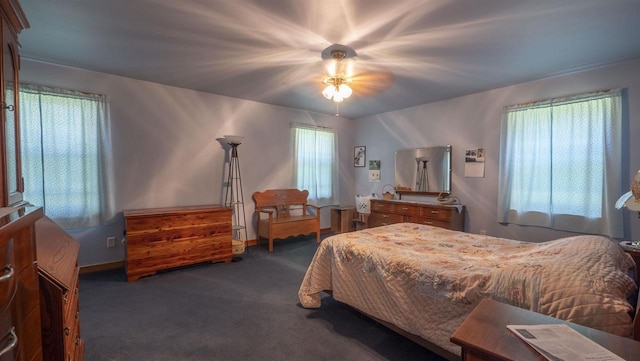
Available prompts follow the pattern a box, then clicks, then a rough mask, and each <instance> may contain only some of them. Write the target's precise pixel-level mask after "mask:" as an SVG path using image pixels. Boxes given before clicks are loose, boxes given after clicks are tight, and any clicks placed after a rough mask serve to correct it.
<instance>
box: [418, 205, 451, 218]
mask: <svg viewBox="0 0 640 361" xmlns="http://www.w3.org/2000/svg"><path fill="white" fill-rule="evenodd" d="M420 216H422V217H423V218H430V219H442V220H446V221H450V220H451V209H450V208H440V207H423V208H421V212H420Z"/></svg>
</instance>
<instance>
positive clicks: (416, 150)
mask: <svg viewBox="0 0 640 361" xmlns="http://www.w3.org/2000/svg"><path fill="white" fill-rule="evenodd" d="M436 148H444V153H445V156H447V157H448V163H449V167H448V169H447V171H446V174H447V181H448V185H443V189H442V190H441V191H436V192H432V191H418V190H415V189H414V186H415V182H414V184H413V185H412V186H411V187H410V189H407V188H409V187H406V188H398V187H395V191H396V193H397V194H399V195H402V194H413V195H431V196H448V195H451V193H452V192H451V168H452V166H451V158H452V157H451V153H452V148H451V145H449V144H447V145H445V146H438V147H422V148H413V149H399V150H397V151H396V154H395V157H396V159H395V172H394V183H395V184H396V185H401V186H402V184H400V183H399V182H398V179H399V177H398V155H399V154H398V153H399V152H411V151H413V152H414V154H419V152H420V151H427V150H429V151H431V150H432V149H436ZM413 157H415V155H413ZM443 173H444V172H443ZM443 175H444V174H443Z"/></svg>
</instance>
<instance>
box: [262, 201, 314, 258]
mask: <svg viewBox="0 0 640 361" xmlns="http://www.w3.org/2000/svg"><path fill="white" fill-rule="evenodd" d="M308 196H309V191H307V190H304V191H301V190H298V189H270V190H266V191H264V192H255V193H253V200H254V201H255V202H256V214H257V218H258V227H257V230H256V233H257V242H258V245H259V244H260V239H261V238H266V239H268V240H269V252H273V240H274V239H284V238H287V237H291V236H300V235H307V234H311V233H314V232H315V233H316V241H317V242H318V243H320V207H317V206H315V205H312V204H308V203H307V197H308ZM308 207H311V208H314V209H315V215H311V214H309V213H308V212H307V208H308Z"/></svg>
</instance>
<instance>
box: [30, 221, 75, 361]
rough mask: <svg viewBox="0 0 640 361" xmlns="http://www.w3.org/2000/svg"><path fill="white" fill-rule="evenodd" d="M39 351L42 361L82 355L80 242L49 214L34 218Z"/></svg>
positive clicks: (72, 360)
mask: <svg viewBox="0 0 640 361" xmlns="http://www.w3.org/2000/svg"><path fill="white" fill-rule="evenodd" d="M36 242H37V245H38V275H39V279H40V305H41V307H40V315H41V318H42V351H43V360H45V361H76V360H82V359H83V358H84V340H83V339H82V338H80V308H79V300H78V270H79V267H78V251H79V250H80V244H79V243H78V241H77V240H76V239H75V238H73V237H71V236H70V235H69V234H68V233H67V232H66V231H65V230H63V229H62V228H60V226H58V225H57V224H56V223H55V222H53V221H52V220H51V219H49V218H48V217H46V216H45V217H44V218H41V219H40V220H38V221H37V222H36Z"/></svg>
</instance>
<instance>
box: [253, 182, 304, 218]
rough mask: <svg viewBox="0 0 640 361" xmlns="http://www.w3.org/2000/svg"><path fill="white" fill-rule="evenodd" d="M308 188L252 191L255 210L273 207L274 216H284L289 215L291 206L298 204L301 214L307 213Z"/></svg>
mask: <svg viewBox="0 0 640 361" xmlns="http://www.w3.org/2000/svg"><path fill="white" fill-rule="evenodd" d="M307 197H309V191H308V190H303V191H301V190H299V189H269V190H266V191H264V192H255V193H253V200H254V201H255V202H256V210H257V211H260V210H261V209H264V208H275V209H276V217H280V218H285V217H290V216H291V212H290V211H291V206H300V207H301V210H302V214H303V215H305V216H306V215H307Z"/></svg>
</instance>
